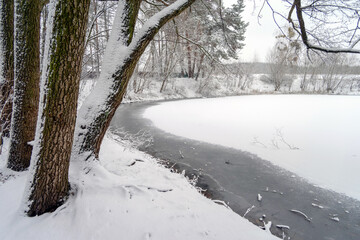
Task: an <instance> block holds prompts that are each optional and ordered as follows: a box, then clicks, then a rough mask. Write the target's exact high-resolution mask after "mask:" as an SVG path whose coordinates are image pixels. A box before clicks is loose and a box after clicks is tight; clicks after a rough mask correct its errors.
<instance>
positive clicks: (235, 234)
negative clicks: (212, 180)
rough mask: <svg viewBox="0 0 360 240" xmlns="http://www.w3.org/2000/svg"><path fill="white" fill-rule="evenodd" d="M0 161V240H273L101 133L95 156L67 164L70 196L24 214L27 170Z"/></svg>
mask: <svg viewBox="0 0 360 240" xmlns="http://www.w3.org/2000/svg"><path fill="white" fill-rule="evenodd" d="M3 153H4V154H3V155H2V156H1V160H0V164H1V168H0V174H1V175H0V202H1V204H0V239H3V240H5V239H9V240H10V239H11V240H12V239H17V240H19V239H37V240H42V239H44V240H45V239H46V240H48V239H54V240H55V239H61V240H62V239H84V240H85V239H119V238H120V239H122V238H124V239H129V240H130V239H131V240H135V239H159V240H165V239H179V240H180V239H181V240H184V239H189V240H190V239H191V240H195V239H196V240H197V239H206V240H208V239H229V240H231V239H237V240H239V239H240V240H241V239H244V240H248V239H257V240H262V239H264V240H265V239H267V240H268V239H277V238H275V237H274V236H272V235H271V234H270V233H269V232H267V231H263V230H261V229H260V228H258V227H256V226H255V225H253V224H251V223H250V222H248V221H247V220H246V219H244V218H242V217H240V216H239V215H237V214H235V213H234V212H233V211H231V210H230V209H227V208H226V207H225V206H223V205H219V204H216V203H215V202H214V201H212V200H210V199H207V198H205V197H204V196H202V195H201V194H200V193H198V191H197V190H196V189H195V187H194V186H192V185H191V184H189V182H188V181H187V179H186V178H185V177H184V176H183V175H181V174H175V173H172V172H170V170H169V169H166V168H164V167H163V166H161V165H159V164H158V163H157V161H156V160H155V159H153V158H151V157H149V156H147V155H145V154H144V153H141V152H139V151H137V150H134V149H131V148H128V147H127V145H126V144H125V143H119V142H116V141H115V140H114V139H112V138H111V137H110V136H109V135H108V136H107V137H106V138H105V140H104V142H103V145H102V150H101V155H100V162H92V163H79V162H72V163H71V167H70V183H71V186H72V189H73V192H72V193H71V195H70V197H69V199H68V201H67V202H66V203H65V204H64V205H63V206H61V207H59V208H58V209H57V210H56V211H55V212H53V213H48V214H44V215H42V216H40V217H33V218H28V217H25V216H24V215H23V213H22V212H21V211H20V210H19V209H21V208H20V207H21V206H20V205H21V200H22V194H23V191H24V186H25V181H26V180H27V177H28V176H27V172H23V173H16V172H12V171H10V170H7V169H5V168H4V164H5V159H4V156H5V155H6V149H5V148H4V151H3Z"/></svg>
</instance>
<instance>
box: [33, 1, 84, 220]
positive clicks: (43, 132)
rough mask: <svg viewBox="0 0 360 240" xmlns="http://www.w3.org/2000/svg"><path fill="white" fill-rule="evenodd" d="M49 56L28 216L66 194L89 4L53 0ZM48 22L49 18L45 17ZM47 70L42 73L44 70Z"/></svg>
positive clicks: (48, 208)
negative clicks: (53, 9)
mask: <svg viewBox="0 0 360 240" xmlns="http://www.w3.org/2000/svg"><path fill="white" fill-rule="evenodd" d="M50 4H54V5H53V6H54V7H55V15H53V14H54V13H53V12H52V16H54V17H53V21H54V23H53V26H52V33H51V34H50V38H51V39H50V38H49V39H47V43H49V42H50V43H51V44H50V48H49V52H48V53H47V54H45V60H46V61H44V71H45V72H44V73H43V75H42V81H44V83H45V91H44V92H45V93H46V94H45V96H42V97H43V99H42V100H43V101H44V102H43V103H42V104H44V109H43V111H42V113H41V116H40V118H39V119H38V121H41V124H38V128H37V137H36V145H35V149H34V153H33V156H32V161H33V162H34V163H35V165H33V169H34V171H35V173H34V177H33V181H32V186H31V193H30V196H29V200H30V201H29V206H28V210H27V214H28V215H29V216H35V215H40V214H42V213H45V212H49V211H52V210H54V209H56V208H57V207H58V206H59V205H60V204H61V203H62V201H64V199H65V198H66V196H67V194H68V191H69V183H68V170H69V162H70V155H71V147H72V143H73V136H74V127H75V120H76V113H77V99H78V93H79V92H78V91H79V82H80V73H81V62H82V57H83V53H84V46H85V33H86V24H87V16H88V11H89V5H90V0H58V1H57V0H54V1H52V2H51V3H50ZM50 18H51V17H50ZM45 69H47V71H46V70H45Z"/></svg>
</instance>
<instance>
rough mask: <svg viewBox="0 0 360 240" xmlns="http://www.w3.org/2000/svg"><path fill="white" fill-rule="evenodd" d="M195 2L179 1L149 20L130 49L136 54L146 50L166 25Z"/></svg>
mask: <svg viewBox="0 0 360 240" xmlns="http://www.w3.org/2000/svg"><path fill="white" fill-rule="evenodd" d="M193 2H195V0H178V1H176V2H175V3H173V4H171V5H169V6H168V7H166V8H164V9H162V10H161V11H160V12H158V13H156V14H155V15H154V16H152V17H151V18H149V19H148V20H147V21H146V23H145V24H144V26H143V27H142V28H141V29H140V31H139V33H138V34H137V35H136V36H135V38H134V40H133V41H132V43H131V44H130V48H131V49H132V50H135V51H133V52H136V50H138V49H145V48H146V46H147V45H148V43H149V42H150V41H151V39H153V37H154V36H155V34H156V33H157V32H158V30H159V29H160V28H161V27H162V26H163V25H165V23H167V22H168V21H169V20H171V19H173V18H174V17H176V16H177V15H179V14H180V13H181V12H182V11H183V10H185V9H186V8H187V7H189V6H190V5H191V4H192V3H193Z"/></svg>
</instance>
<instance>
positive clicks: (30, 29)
mask: <svg viewBox="0 0 360 240" xmlns="http://www.w3.org/2000/svg"><path fill="white" fill-rule="evenodd" d="M15 4H16V25H15V84H14V101H13V111H12V120H11V133H10V138H11V139H10V151H9V158H8V167H9V168H10V169H12V170H15V171H22V170H25V169H26V168H28V167H29V165H30V158H31V151H32V146H31V145H29V144H28V142H31V141H33V140H34V137H35V128H36V119H37V111H38V99H39V79H40V71H39V69H40V45H39V39H40V13H41V5H42V4H41V1H40V0H16V1H15Z"/></svg>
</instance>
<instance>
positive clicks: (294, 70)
mask: <svg viewBox="0 0 360 240" xmlns="http://www.w3.org/2000/svg"><path fill="white" fill-rule="evenodd" d="M274 65H275V64H273V63H262V62H249V63H232V64H229V67H230V68H231V69H234V68H240V70H242V71H243V72H244V73H247V74H270V73H271V66H274ZM284 67H285V73H286V74H304V73H309V72H315V73H316V74H327V73H329V72H330V71H331V72H333V73H334V74H353V75H360V67H359V66H346V65H331V66H328V65H319V66H297V65H293V66H284Z"/></svg>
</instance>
